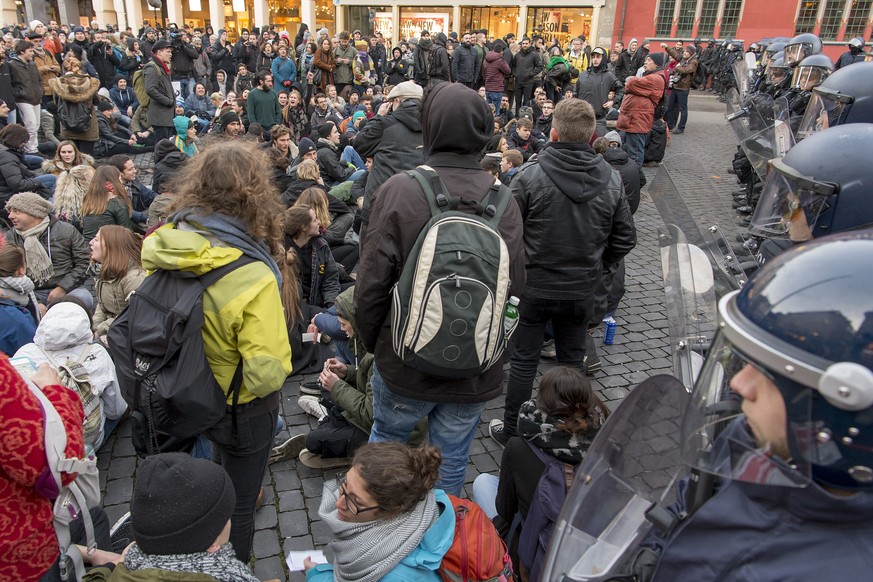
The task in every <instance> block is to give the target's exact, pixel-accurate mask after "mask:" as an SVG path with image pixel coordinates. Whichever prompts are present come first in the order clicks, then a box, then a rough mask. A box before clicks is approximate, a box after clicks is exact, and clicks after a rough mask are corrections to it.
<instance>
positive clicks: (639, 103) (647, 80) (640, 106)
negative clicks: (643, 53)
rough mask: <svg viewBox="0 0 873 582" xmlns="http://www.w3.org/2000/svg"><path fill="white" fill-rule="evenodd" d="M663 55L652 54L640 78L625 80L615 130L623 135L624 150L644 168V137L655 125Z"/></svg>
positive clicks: (662, 86) (661, 80)
mask: <svg viewBox="0 0 873 582" xmlns="http://www.w3.org/2000/svg"><path fill="white" fill-rule="evenodd" d="M663 68H664V53H651V54H650V55H649V56H647V57H646V60H645V61H644V63H643V69H644V72H643V76H642V77H628V78H627V79H626V80H625V85H624V99H623V100H622V102H621V111H620V112H619V115H618V123H616V126H615V127H616V129H618V130H619V131H621V132H622V138H623V139H624V150H625V151H626V152H627V155H628V156H630V158H631V159H632V160H634V161H635V162H636V163H637V164H639V165H640V166H642V165H643V161H644V153H645V149H646V136H647V135H648V134H649V131H651V130H652V123H653V122H654V121H655V109H656V108H657V107H658V104H659V103H660V102H661V99H662V98H663V97H664V89H665V88H666V82H665V81H664V75H663V72H662V70H663Z"/></svg>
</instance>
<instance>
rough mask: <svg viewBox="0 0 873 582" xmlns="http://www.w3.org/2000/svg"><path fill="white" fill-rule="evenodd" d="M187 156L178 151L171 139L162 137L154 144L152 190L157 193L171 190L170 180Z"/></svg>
mask: <svg viewBox="0 0 873 582" xmlns="http://www.w3.org/2000/svg"><path fill="white" fill-rule="evenodd" d="M187 159H188V156H186V155H185V154H183V153H182V152H181V151H179V148H177V147H176V145H175V144H174V143H173V140H171V139H162V140H161V141H159V142H158V143H156V144H155V170H154V174H153V175H152V190H154V191H155V192H157V193H158V194H164V193H166V192H170V191H172V188H171V185H170V184H171V181H172V179H173V177H174V176H175V175H176V173H177V172H178V171H179V169H180V168H181V167H182V165H183V164H184V163H185V162H186V161H187Z"/></svg>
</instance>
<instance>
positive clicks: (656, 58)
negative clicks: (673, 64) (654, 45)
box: [649, 53, 664, 69]
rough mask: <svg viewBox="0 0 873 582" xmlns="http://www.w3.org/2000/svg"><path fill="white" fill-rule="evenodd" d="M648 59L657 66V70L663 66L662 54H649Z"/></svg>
mask: <svg viewBox="0 0 873 582" xmlns="http://www.w3.org/2000/svg"><path fill="white" fill-rule="evenodd" d="M649 58H650V59H652V60H653V61H654V62H655V64H656V65H658V68H659V69H660V68H661V67H663V66H664V53H649Z"/></svg>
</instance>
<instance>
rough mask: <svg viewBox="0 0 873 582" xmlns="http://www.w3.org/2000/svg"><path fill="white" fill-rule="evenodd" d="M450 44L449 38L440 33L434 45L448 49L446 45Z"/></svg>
mask: <svg viewBox="0 0 873 582" xmlns="http://www.w3.org/2000/svg"><path fill="white" fill-rule="evenodd" d="M447 42H449V37H447V36H446V33H444V32H438V33H437V35H436V39H435V40H434V41H433V43H434V44H437V45H439V46H441V47H443V48H446V43H447Z"/></svg>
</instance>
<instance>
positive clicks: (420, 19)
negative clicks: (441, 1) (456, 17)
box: [383, 6, 454, 39]
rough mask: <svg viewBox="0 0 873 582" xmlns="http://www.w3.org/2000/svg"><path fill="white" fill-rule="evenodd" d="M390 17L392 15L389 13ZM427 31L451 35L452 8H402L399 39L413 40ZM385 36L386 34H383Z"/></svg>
mask: <svg viewBox="0 0 873 582" xmlns="http://www.w3.org/2000/svg"><path fill="white" fill-rule="evenodd" d="M389 17H390V13H389ZM422 30H427V31H428V32H430V34H431V35H434V34H436V33H438V32H442V33H445V34H446V35H448V34H449V32H451V31H452V30H454V28H453V26H452V7H451V6H401V7H400V30H399V31H398V35H397V36H398V38H406V39H409V38H413V37H417V36H419V35H420V34H421V31H422ZM383 34H384V32H383Z"/></svg>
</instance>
